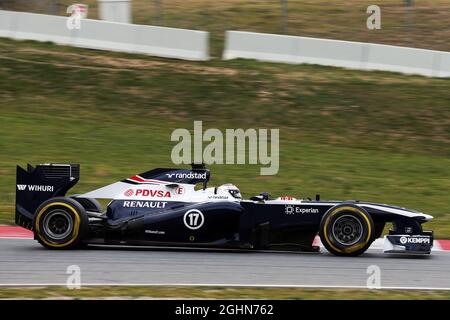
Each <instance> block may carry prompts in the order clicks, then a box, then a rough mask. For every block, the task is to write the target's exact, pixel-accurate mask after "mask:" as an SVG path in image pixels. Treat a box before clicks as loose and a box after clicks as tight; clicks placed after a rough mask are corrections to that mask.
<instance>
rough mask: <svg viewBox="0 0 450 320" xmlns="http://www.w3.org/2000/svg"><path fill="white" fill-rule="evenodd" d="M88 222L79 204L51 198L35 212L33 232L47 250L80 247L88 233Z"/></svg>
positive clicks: (71, 200)
mask: <svg viewBox="0 0 450 320" xmlns="http://www.w3.org/2000/svg"><path fill="white" fill-rule="evenodd" d="M88 225H89V220H88V217H87V214H86V211H85V209H84V208H83V206H82V205H81V204H79V203H78V202H77V201H75V200H73V199H71V198H65V197H58V198H52V199H49V200H47V201H45V202H44V203H42V204H41V205H40V206H39V208H38V209H37V210H36V215H35V218H34V220H33V231H34V234H35V237H36V239H37V240H38V242H39V243H40V244H42V245H43V246H44V247H46V248H48V249H71V248H76V247H78V246H81V245H82V244H83V240H84V239H85V237H86V235H87V232H88Z"/></svg>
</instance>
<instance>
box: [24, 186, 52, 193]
mask: <svg viewBox="0 0 450 320" xmlns="http://www.w3.org/2000/svg"><path fill="white" fill-rule="evenodd" d="M27 187H28V191H37V192H53V188H54V187H53V186H40V185H26V184H18V185H17V189H18V190H19V191H25V190H26V189H27Z"/></svg>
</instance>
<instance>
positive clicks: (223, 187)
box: [217, 183, 242, 199]
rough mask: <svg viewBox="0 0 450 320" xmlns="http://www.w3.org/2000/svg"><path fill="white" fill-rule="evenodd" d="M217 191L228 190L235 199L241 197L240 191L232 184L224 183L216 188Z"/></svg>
mask: <svg viewBox="0 0 450 320" xmlns="http://www.w3.org/2000/svg"><path fill="white" fill-rule="evenodd" d="M217 190H218V191H219V192H228V193H229V194H231V195H232V196H233V197H234V198H236V199H242V195H241V191H240V190H239V188H238V187H236V186H235V185H234V184H231V183H226V184H223V185H221V186H220V187H218V188H217Z"/></svg>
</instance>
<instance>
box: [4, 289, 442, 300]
mask: <svg viewBox="0 0 450 320" xmlns="http://www.w3.org/2000/svg"><path fill="white" fill-rule="evenodd" d="M22 298H27V299H63V298H64V299H67V298H69V299H106V298H121V299H123V298H126V299H145V298H152V299H155V298H156V299H167V298H169V299H170V298H171V299H174V298H181V299H183V298H184V299H186V298H189V299H298V300H318V299H320V300H323V299H327V300H362V299H364V300H379V299H383V300H448V299H450V291H440V290H364V289H302V288H229V287H170V286H169V287H86V288H82V289H78V290H69V289H66V288H64V287H36V288H0V299H22Z"/></svg>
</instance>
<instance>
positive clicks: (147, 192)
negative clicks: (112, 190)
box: [124, 189, 171, 198]
mask: <svg viewBox="0 0 450 320" xmlns="http://www.w3.org/2000/svg"><path fill="white" fill-rule="evenodd" d="M124 195H125V196H126V197H131V196H133V195H134V196H136V197H151V198H170V197H171V194H170V192H169V191H163V190H151V189H135V190H133V189H128V190H127V191H125V192H124Z"/></svg>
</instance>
